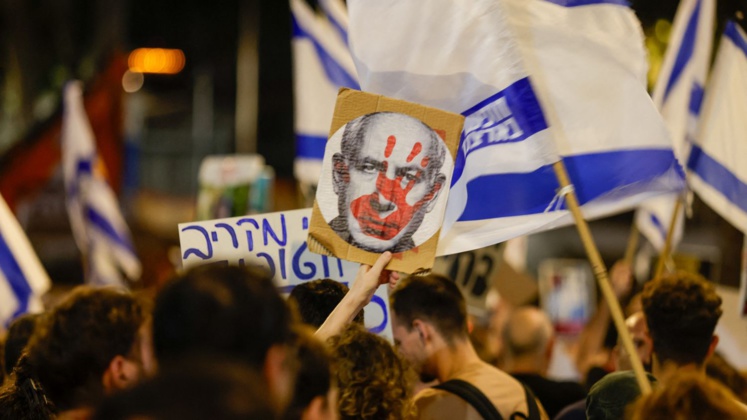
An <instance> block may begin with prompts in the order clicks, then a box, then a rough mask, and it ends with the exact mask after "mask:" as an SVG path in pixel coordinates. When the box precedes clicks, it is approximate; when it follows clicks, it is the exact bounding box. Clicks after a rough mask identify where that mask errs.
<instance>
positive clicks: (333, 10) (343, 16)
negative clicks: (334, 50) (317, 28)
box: [319, 0, 348, 45]
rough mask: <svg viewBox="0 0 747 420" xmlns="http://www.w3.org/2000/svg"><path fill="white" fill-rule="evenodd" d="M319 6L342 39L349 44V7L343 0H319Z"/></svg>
mask: <svg viewBox="0 0 747 420" xmlns="http://www.w3.org/2000/svg"><path fill="white" fill-rule="evenodd" d="M319 6H320V7H321V8H322V11H323V12H324V15H325V16H327V19H328V20H329V23H331V24H332V26H333V27H334V28H335V30H336V31H337V34H338V35H339V36H340V39H342V40H343V42H344V43H345V45H348V9H347V6H345V3H343V2H342V0H319Z"/></svg>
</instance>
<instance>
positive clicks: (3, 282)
mask: <svg viewBox="0 0 747 420" xmlns="http://www.w3.org/2000/svg"><path fill="white" fill-rule="evenodd" d="M50 284H51V282H50V281H49V276H47V272H46V271H45V270H44V267H42V265H41V262H39V258H38V257H37V256H36V253H35V252H34V250H33V248H32V247H31V244H30V243H29V240H28V238H26V234H25V233H24V232H23V229H21V226H20V225H19V224H18V221H17V220H16V218H15V216H13V213H12V212H11V211H10V208H8V205H7V204H6V203H5V200H4V199H3V198H2V197H1V196H0V323H2V325H4V326H7V325H8V324H9V323H10V321H12V320H13V319H14V318H16V317H17V316H19V315H23V314H24V313H27V312H41V311H42V310H43V309H44V307H43V306H42V302H41V296H42V295H43V294H44V293H46V291H47V290H49V286H50Z"/></svg>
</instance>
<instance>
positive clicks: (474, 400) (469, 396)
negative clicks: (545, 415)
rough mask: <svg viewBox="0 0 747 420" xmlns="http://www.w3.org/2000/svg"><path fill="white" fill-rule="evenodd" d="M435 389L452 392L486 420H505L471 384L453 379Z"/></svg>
mask: <svg viewBox="0 0 747 420" xmlns="http://www.w3.org/2000/svg"><path fill="white" fill-rule="evenodd" d="M433 388H436V389H440V390H443V391H446V392H451V393H452V394H454V395H456V396H458V397H459V398H461V399H463V400H464V401H467V403H468V404H469V405H471V406H472V407H474V408H475V410H477V412H478V413H479V414H480V415H481V416H482V418H483V419H485V420H503V417H501V413H499V412H498V410H497V409H496V408H495V406H494V405H493V403H491V402H490V400H489V399H488V397H486V396H485V394H483V393H482V392H481V391H480V390H479V389H477V387H475V386H474V385H472V384H471V383H469V382H466V381H463V380H461V379H451V380H449V381H446V382H443V383H441V384H439V385H436V386H434V387H433ZM535 408H536V405H535Z"/></svg>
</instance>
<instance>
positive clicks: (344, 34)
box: [325, 10, 348, 45]
mask: <svg viewBox="0 0 747 420" xmlns="http://www.w3.org/2000/svg"><path fill="white" fill-rule="evenodd" d="M325 16H327V19H329V22H330V23H331V24H332V26H334V27H335V30H336V31H337V33H339V34H340V38H342V41H343V42H344V43H345V45H348V31H346V30H345V28H343V26H342V24H340V22H339V21H338V20H337V19H335V17H334V16H332V13H326V10H325Z"/></svg>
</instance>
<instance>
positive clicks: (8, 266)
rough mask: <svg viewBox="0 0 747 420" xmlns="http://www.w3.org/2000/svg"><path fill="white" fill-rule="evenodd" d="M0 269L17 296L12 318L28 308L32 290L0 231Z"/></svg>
mask: <svg viewBox="0 0 747 420" xmlns="http://www.w3.org/2000/svg"><path fill="white" fill-rule="evenodd" d="M0 270H2V271H3V273H4V274H5V278H6V279H8V282H9V283H10V288H11V290H13V293H14V294H15V295H16V297H17V298H18V309H17V310H16V312H15V313H14V314H13V318H15V317H16V316H18V315H21V314H23V313H25V312H26V311H27V310H28V306H29V299H30V298H31V294H32V292H33V291H32V290H31V286H30V285H29V282H28V280H26V275H25V274H24V273H23V270H21V266H20V265H18V261H16V258H15V256H14V255H13V251H11V249H10V246H8V243H7V242H6V241H5V238H3V234H2V233H0Z"/></svg>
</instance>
